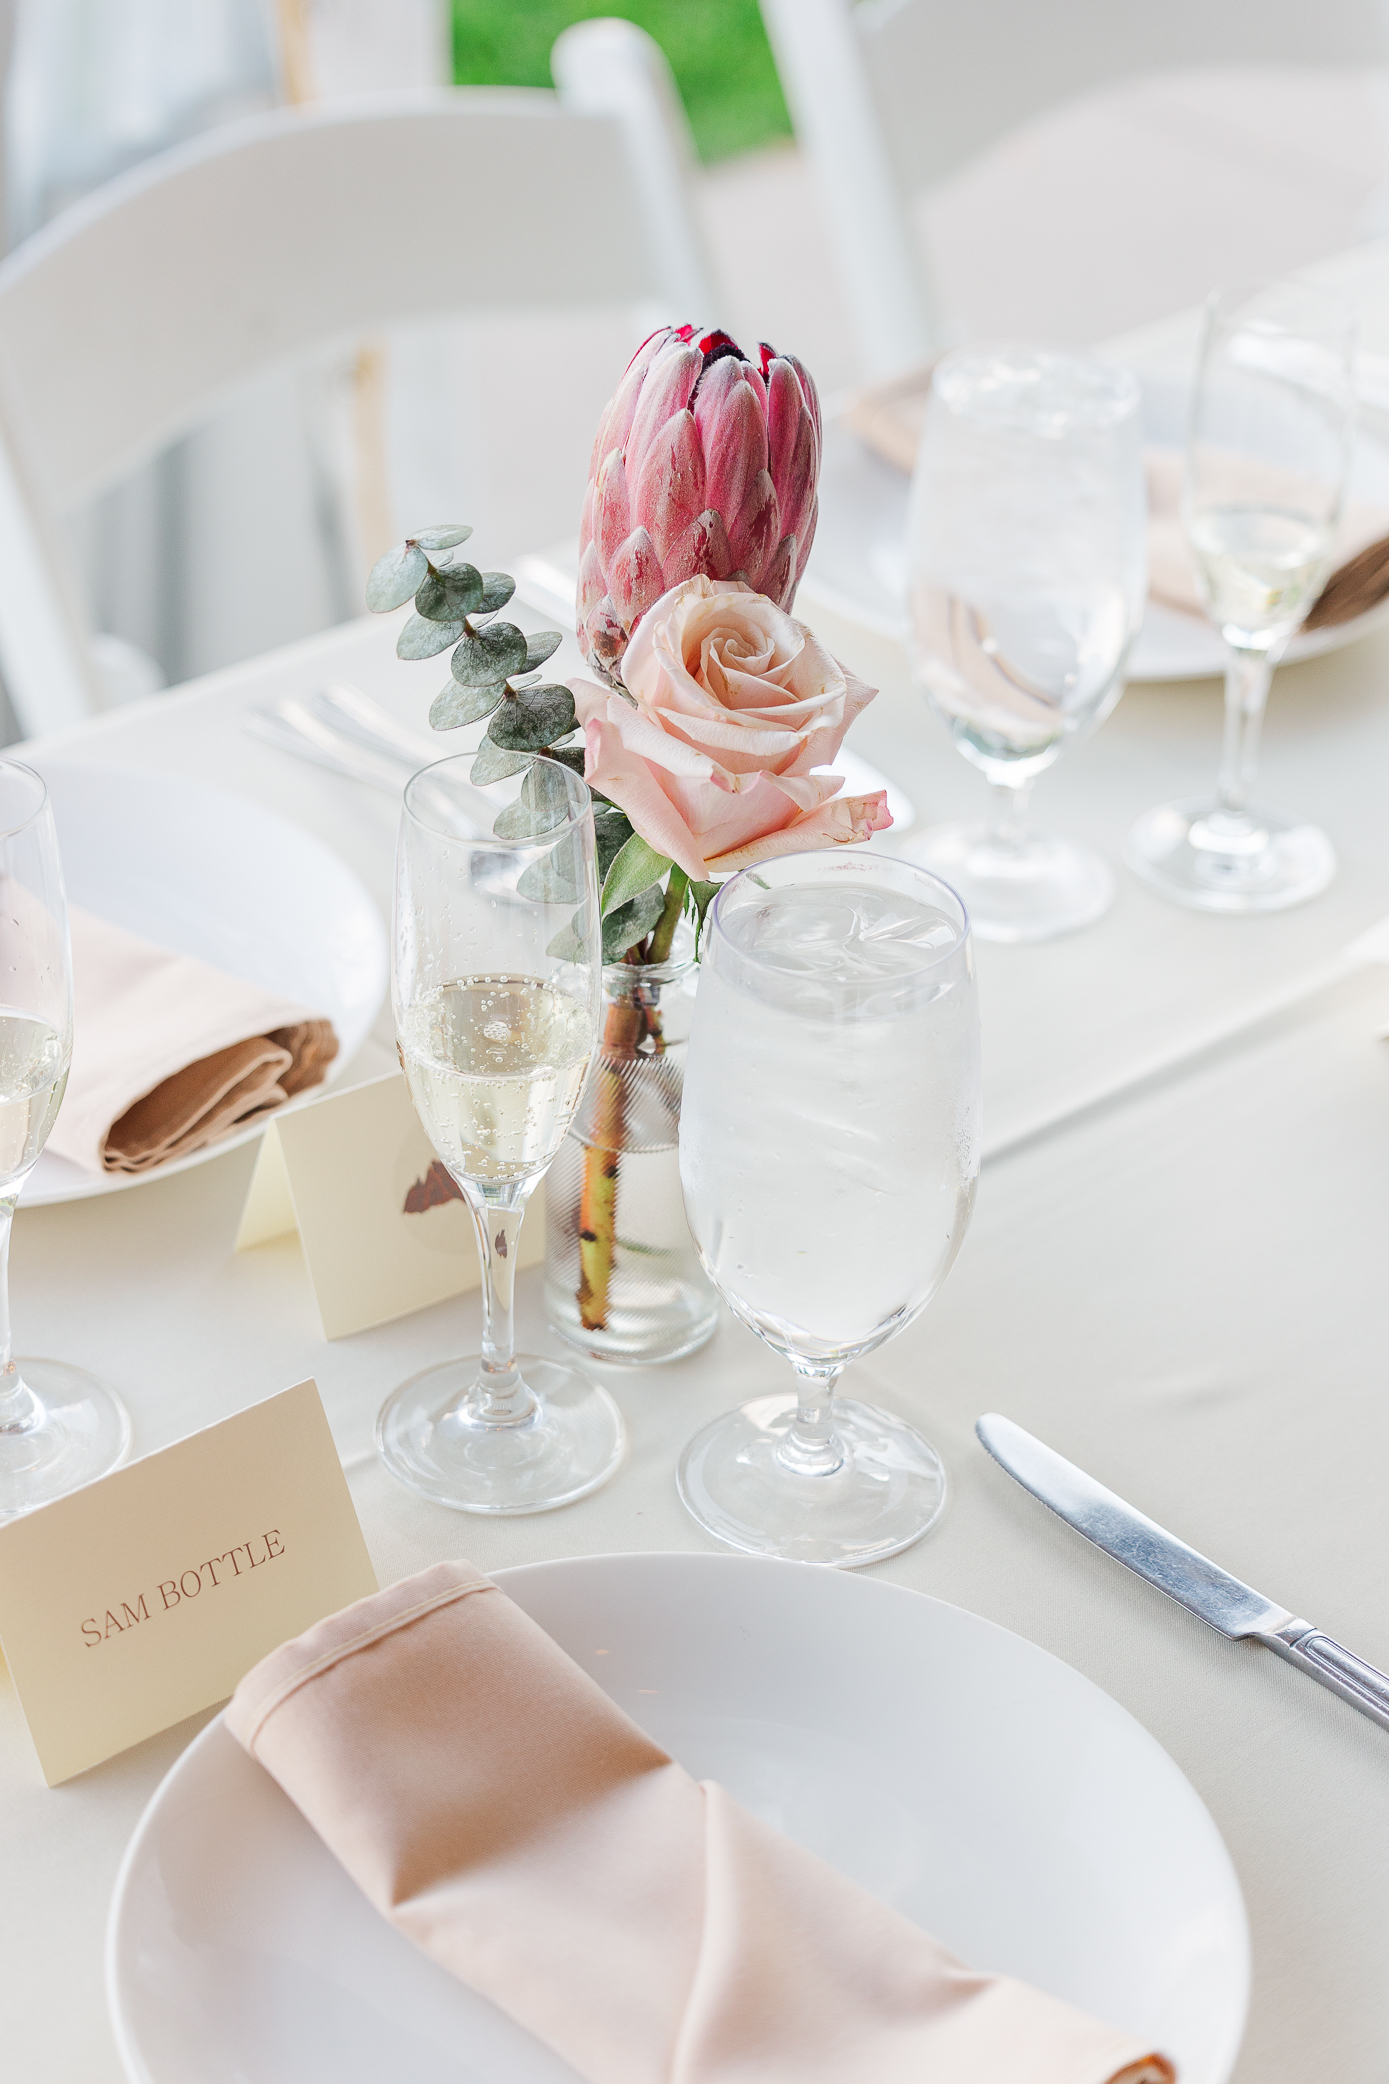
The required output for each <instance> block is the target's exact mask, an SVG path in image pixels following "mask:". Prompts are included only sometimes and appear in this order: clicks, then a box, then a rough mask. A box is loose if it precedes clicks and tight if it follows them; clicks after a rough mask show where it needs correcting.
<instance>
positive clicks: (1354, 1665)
mask: <svg viewBox="0 0 1389 2084" xmlns="http://www.w3.org/2000/svg"><path fill="white" fill-rule="evenodd" d="M1264 1641H1265V1642H1266V1643H1267V1644H1268V1646H1269V1648H1270V1649H1271V1650H1276V1651H1277V1652H1278V1654H1279V1656H1280V1657H1286V1658H1287V1660H1288V1662H1289V1664H1295V1665H1297V1667H1298V1669H1299V1670H1300V1671H1304V1672H1307V1673H1308V1674H1309V1675H1310V1676H1311V1677H1312V1678H1314V1679H1316V1680H1318V1681H1319V1682H1320V1683H1321V1684H1322V1685H1323V1686H1325V1687H1328V1688H1329V1689H1330V1691H1331V1692H1332V1693H1338V1694H1339V1695H1340V1696H1341V1699H1342V1700H1345V1701H1349V1702H1350V1704H1351V1706H1352V1707H1353V1708H1359V1710H1360V1712H1361V1714H1362V1715H1368V1716H1369V1718H1370V1720H1371V1722H1377V1723H1378V1724H1379V1725H1380V1727H1381V1729H1389V1677H1386V1676H1385V1674H1384V1673H1383V1672H1381V1671H1377V1670H1376V1669H1375V1667H1374V1665H1372V1664H1366V1663H1365V1661H1364V1659H1363V1658H1362V1657H1356V1656H1355V1655H1354V1654H1353V1653H1352V1652H1351V1651H1350V1650H1347V1649H1346V1648H1345V1647H1344V1645H1343V1644H1341V1643H1338V1642H1337V1641H1336V1640H1335V1639H1334V1638H1333V1637H1332V1636H1329V1635H1323V1634H1322V1632H1321V1630H1320V1629H1319V1628H1312V1627H1310V1626H1309V1625H1308V1623H1307V1622H1306V1621H1294V1622H1293V1623H1292V1624H1291V1626H1289V1627H1286V1628H1280V1629H1279V1630H1278V1631H1277V1633H1276V1634H1271V1635H1267V1636H1265V1637H1264Z"/></svg>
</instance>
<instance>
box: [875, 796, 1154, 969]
mask: <svg viewBox="0 0 1389 2084" xmlns="http://www.w3.org/2000/svg"><path fill="white" fill-rule="evenodd" d="M904 852H905V853H906V854H907V856H908V858H909V859H910V860H912V861H918V862H920V864H921V866H922V867H923V868H929V869H930V870H931V871H932V872H933V873H934V874H935V875H938V876H939V877H940V879H941V881H942V882H944V883H949V885H950V887H951V889H952V890H955V891H958V892H959V895H960V896H961V897H962V898H963V899H964V901H965V905H966V907H967V909H968V911H969V917H970V924H971V925H972V926H973V928H974V931H975V935H976V936H977V938H978V939H979V940H981V941H1049V940H1051V939H1052V938H1053V937H1054V936H1055V935H1056V934H1062V933H1074V932H1075V931H1076V930H1077V928H1078V927H1082V926H1089V925H1090V924H1091V923H1092V921H1094V920H1096V919H1098V918H1099V917H1100V915H1101V914H1102V913H1104V912H1107V911H1108V910H1109V907H1110V905H1111V903H1112V902H1113V899H1114V877H1113V874H1112V873H1111V871H1110V868H1109V865H1108V863H1107V862H1105V861H1102V860H1101V859H1100V857H1099V855H1098V854H1092V853H1091V851H1090V849H1089V848H1088V847H1080V846H1076V845H1075V844H1074V842H1072V841H1071V840H1066V839H1048V838H1046V837H1045V836H1044V835H1043V834H1041V833H1027V834H1026V835H1025V836H1024V837H1023V839H1022V840H1020V841H1019V843H1018V844H1017V845H1016V846H1004V845H1002V844H1000V842H999V841H998V840H997V839H996V838H995V837H994V836H993V834H991V833H990V831H989V830H988V828H987V826H984V825H933V826H932V827H931V829H930V830H929V831H928V832H924V833H922V835H921V837H920V838H919V839H915V840H913V841H912V843H911V845H910V846H908V847H907V848H905V849H904Z"/></svg>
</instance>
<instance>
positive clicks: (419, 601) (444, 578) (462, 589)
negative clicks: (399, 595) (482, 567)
mask: <svg viewBox="0 0 1389 2084" xmlns="http://www.w3.org/2000/svg"><path fill="white" fill-rule="evenodd" d="M481 605H482V573H481V572H480V571H479V570H478V568H477V566H476V565H474V564H450V565H445V566H444V567H443V569H442V570H441V571H437V572H429V573H427V574H426V575H425V580H424V584H423V585H422V586H421V587H420V589H419V591H418V593H417V594H416V595H415V606H416V608H417V609H418V611H419V613H420V614H421V615H423V616H424V617H425V618H426V619H427V620H428V621H430V622H458V621H460V620H461V619H462V617H463V616H465V615H471V614H472V612H473V610H474V608H479V607H481Z"/></svg>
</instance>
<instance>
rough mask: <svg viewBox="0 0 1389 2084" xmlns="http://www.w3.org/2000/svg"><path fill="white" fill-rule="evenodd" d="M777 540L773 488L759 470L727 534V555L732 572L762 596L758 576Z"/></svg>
mask: <svg viewBox="0 0 1389 2084" xmlns="http://www.w3.org/2000/svg"><path fill="white" fill-rule="evenodd" d="M780 540H781V509H780V508H779V507H778V505H777V496H776V486H775V485H774V484H773V483H772V480H771V477H770V475H769V473H768V472H767V471H765V470H759V471H758V473H757V476H756V477H755V478H754V479H753V481H752V484H751V486H750V487H749V490H748V496H747V498H746V499H745V500H744V502H743V507H742V511H741V512H740V514H739V515H738V518H737V520H736V521H735V522H734V524H733V526H732V528H731V529H730V530H729V534H728V550H729V555H730V556H731V557H732V559H733V569H734V571H735V572H746V573H747V575H748V584H749V586H754V587H756V589H757V591H758V592H759V593H765V592H766V591H767V589H766V587H765V586H764V585H763V583H762V575H763V573H764V571H765V570H766V567H767V566H768V565H769V564H770V563H771V561H772V557H773V554H774V552H775V550H776V546H777V544H778V543H779V542H780Z"/></svg>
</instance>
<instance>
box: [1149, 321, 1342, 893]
mask: <svg viewBox="0 0 1389 2084" xmlns="http://www.w3.org/2000/svg"><path fill="white" fill-rule="evenodd" d="M1355 331H1356V328H1355V315H1354V313H1353V311H1352V310H1351V308H1350V306H1349V305H1348V304H1346V303H1345V302H1344V301H1343V300H1342V299H1341V298H1340V297H1339V296H1336V295H1334V294H1333V293H1331V292H1329V291H1326V290H1319V289H1314V288H1312V287H1311V286H1310V285H1308V284H1304V283H1299V282H1271V283H1259V284H1254V285H1252V286H1245V287H1242V288H1236V289H1231V290H1225V291H1223V292H1220V293H1218V294H1217V295H1216V296H1214V297H1213V298H1212V299H1211V302H1210V305H1209V307H1208V309H1207V312H1206V326H1205V333H1204V336H1203V340H1202V345H1201V357H1200V362H1199V365H1198V369H1197V376H1196V387H1195V390H1194V392H1193V394H1192V410H1191V425H1190V432H1189V438H1188V442H1187V460H1186V480H1185V485H1184V488H1183V497H1182V519H1183V522H1184V524H1185V527H1186V534H1187V540H1188V542H1189V543H1190V545H1191V552H1192V557H1193V560H1194V562H1195V565H1196V578H1197V584H1198V586H1199V588H1200V591H1201V597H1202V599H1203V601H1204V602H1205V606H1206V612H1207V614H1208V615H1209V616H1210V618H1211V620H1212V622H1214V623H1215V624H1216V626H1217V627H1218V629H1219V630H1220V633H1221V635H1222V636H1223V637H1224V639H1225V644H1226V650H1227V663H1226V668H1225V746H1224V754H1223V757H1222V760H1221V765H1220V777H1219V780H1218V782H1217V785H1216V793H1215V796H1214V797H1201V798H1198V799H1195V800H1193V801H1188V802H1180V803H1164V804H1160V805H1159V806H1158V807H1157V808H1156V809H1155V810H1150V811H1147V812H1146V813H1145V814H1144V816H1143V817H1141V818H1140V819H1139V820H1138V823H1137V824H1136V825H1135V826H1134V827H1133V828H1132V830H1131V831H1130V833H1129V836H1128V841H1127V843H1126V846H1125V849H1124V858H1125V860H1126V861H1127V862H1128V865H1129V867H1130V868H1131V869H1132V870H1133V871H1134V873H1135V875H1137V876H1139V877H1140V878H1141V879H1142V880H1143V882H1145V883H1147V884H1149V885H1150V886H1151V887H1152V888H1153V889H1154V890H1158V891H1160V892H1161V894H1162V895H1163V896H1164V897H1169V898H1171V899H1172V901H1173V902H1174V903H1175V904H1182V905H1191V906H1194V907H1195V908H1196V909H1198V910H1200V911H1208V912H1276V911H1282V910H1283V909H1284V908H1285V907H1286V906H1288V905H1295V904H1301V903H1303V902H1304V900H1305V899H1307V898H1309V897H1315V896H1316V895H1317V893H1318V891H1321V890H1324V889H1325V888H1326V886H1327V884H1328V883H1329V882H1330V881H1331V878H1332V876H1333V875H1334V874H1335V873H1336V855H1335V851H1334V849H1333V848H1332V845H1331V842H1330V840H1329V839H1328V838H1327V837H1326V834H1325V833H1324V832H1321V831H1319V830H1318V829H1317V827H1316V826H1315V825H1309V824H1307V823H1306V821H1305V820H1304V819H1301V818H1299V817H1296V816H1289V815H1288V814H1287V813H1285V812H1282V811H1273V810H1259V809H1254V808H1252V807H1251V806H1250V803H1249V792H1250V789H1251V787H1252V785H1253V781H1254V774H1255V769H1256V766H1257V762H1258V749H1259V730H1260V726H1261V725H1262V722H1263V716H1264V708H1265V705H1266V703H1267V701H1268V690H1269V682H1270V680H1271V679H1272V676H1273V668H1274V666H1275V664H1276V663H1277V661H1278V659H1279V657H1280V656H1281V655H1282V652H1283V648H1284V646H1285V645H1286V644H1287V641H1288V639H1289V637H1290V636H1291V635H1292V633H1293V631H1294V630H1295V629H1297V627H1298V625H1299V624H1300V623H1301V622H1302V620H1303V618H1304V617H1305V615H1306V614H1307V612H1308V610H1309V609H1310V608H1311V606H1312V604H1313V602H1314V601H1315V600H1316V598H1317V596H1318V594H1319V593H1320V592H1321V590H1322V587H1323V586H1324V585H1325V583H1326V579H1327V574H1328V573H1329V572H1330V570H1331V563H1332V556H1333V552H1334V548H1335V539H1336V529H1337V525H1338V523H1339V521H1340V517H1341V505H1342V501H1343V499H1344V496H1345V485H1346V476H1347V473H1348V470H1349V467H1350V452H1351V438H1352V433H1353V430H1354V417H1355V391H1354V351H1355Z"/></svg>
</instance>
